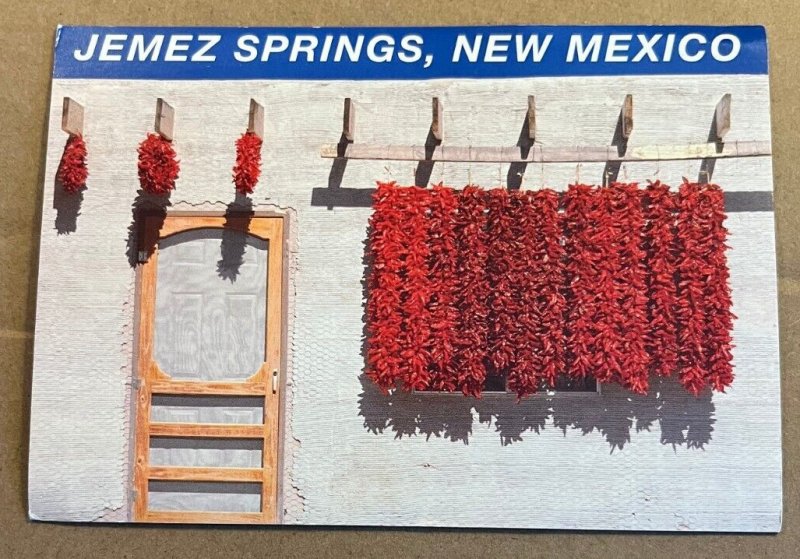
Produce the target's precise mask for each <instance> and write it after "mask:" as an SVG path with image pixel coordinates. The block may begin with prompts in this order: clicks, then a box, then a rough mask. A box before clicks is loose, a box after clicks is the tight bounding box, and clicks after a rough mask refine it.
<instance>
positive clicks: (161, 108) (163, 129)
mask: <svg viewBox="0 0 800 559" xmlns="http://www.w3.org/2000/svg"><path fill="white" fill-rule="evenodd" d="M155 129H156V133H157V134H160V135H161V137H162V138H164V139H165V140H169V141H170V142H171V141H172V140H174V139H175V109H173V108H172V106H171V105H170V104H169V103H167V102H166V101H164V100H163V99H162V98H161V97H159V98H158V101H156V124H155Z"/></svg>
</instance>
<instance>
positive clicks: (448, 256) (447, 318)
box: [428, 184, 459, 392]
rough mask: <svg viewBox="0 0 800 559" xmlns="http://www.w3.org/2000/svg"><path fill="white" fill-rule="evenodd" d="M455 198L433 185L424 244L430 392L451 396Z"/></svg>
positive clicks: (455, 287)
mask: <svg viewBox="0 0 800 559" xmlns="http://www.w3.org/2000/svg"><path fill="white" fill-rule="evenodd" d="M457 210H458V196H457V195H456V194H455V192H454V191H453V189H451V188H447V187H445V186H443V185H441V184H438V185H435V186H434V187H433V190H432V191H431V196H430V217H429V220H428V239H429V240H428V243H429V246H430V263H429V269H430V280H431V286H430V290H431V297H430V299H429V313H430V320H431V337H430V342H431V347H430V348H429V351H430V355H431V362H430V379H431V380H430V386H429V389H430V390H441V391H446V392H453V391H455V390H457V389H458V384H459V383H458V375H457V372H456V371H455V369H454V367H453V356H454V352H455V340H454V329H455V327H456V323H457V321H458V314H459V313H458V309H457V308H456V294H457V290H458V285H457V276H456V267H457V256H458V247H457V246H456V243H457V239H456V233H455V219H456V211H457Z"/></svg>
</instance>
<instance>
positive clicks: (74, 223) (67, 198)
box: [53, 179, 86, 235]
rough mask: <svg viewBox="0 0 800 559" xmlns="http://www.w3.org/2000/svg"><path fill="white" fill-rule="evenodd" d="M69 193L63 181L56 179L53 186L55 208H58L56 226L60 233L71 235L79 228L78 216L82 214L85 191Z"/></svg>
mask: <svg viewBox="0 0 800 559" xmlns="http://www.w3.org/2000/svg"><path fill="white" fill-rule="evenodd" d="M84 190H86V188H85V187H84V188H82V189H80V190H79V191H78V192H75V193H69V192H65V191H64V186H63V185H62V184H61V181H59V180H58V179H56V181H55V188H53V209H54V210H56V219H55V228H56V233H57V234H59V235H69V234H70V233H74V232H75V231H77V230H78V216H79V215H81V205H82V204H83V191H84Z"/></svg>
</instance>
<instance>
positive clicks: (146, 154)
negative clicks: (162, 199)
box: [138, 134, 180, 196]
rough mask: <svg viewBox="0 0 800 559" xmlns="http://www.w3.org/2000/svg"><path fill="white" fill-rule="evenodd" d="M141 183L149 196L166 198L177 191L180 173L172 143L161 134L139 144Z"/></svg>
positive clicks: (149, 135) (149, 136)
mask: <svg viewBox="0 0 800 559" xmlns="http://www.w3.org/2000/svg"><path fill="white" fill-rule="evenodd" d="M138 152H139V183H140V184H141V186H142V189H143V190H144V191H145V192H148V193H149V194H155V195H158V196H164V195H166V194H169V193H170V192H171V191H172V190H174V189H175V180H176V179H177V178H178V173H179V172H180V163H179V161H178V160H177V158H176V154H175V149H174V148H173V147H172V142H170V141H169V140H167V139H166V138H164V137H162V136H161V135H160V134H148V135H147V138H145V139H144V140H143V141H142V143H141V144H139V149H138Z"/></svg>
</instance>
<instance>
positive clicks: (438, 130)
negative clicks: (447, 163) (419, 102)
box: [431, 97, 444, 142]
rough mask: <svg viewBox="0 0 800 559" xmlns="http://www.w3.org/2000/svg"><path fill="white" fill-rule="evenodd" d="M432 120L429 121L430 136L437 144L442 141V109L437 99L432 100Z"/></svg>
mask: <svg viewBox="0 0 800 559" xmlns="http://www.w3.org/2000/svg"><path fill="white" fill-rule="evenodd" d="M432 106H433V118H432V120H431V134H433V137H434V138H435V139H436V141H437V142H441V141H442V140H444V108H443V107H442V102H441V101H440V100H439V98H438V97H434V98H433V102H432Z"/></svg>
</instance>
